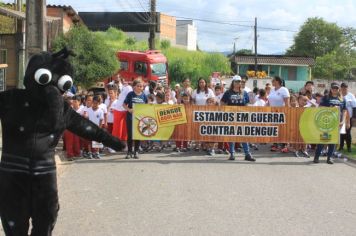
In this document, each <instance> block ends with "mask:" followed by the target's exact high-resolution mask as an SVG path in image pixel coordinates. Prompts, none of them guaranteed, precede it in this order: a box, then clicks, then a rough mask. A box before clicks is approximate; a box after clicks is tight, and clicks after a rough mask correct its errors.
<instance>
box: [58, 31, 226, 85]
mask: <svg viewBox="0 0 356 236" xmlns="http://www.w3.org/2000/svg"><path fill="white" fill-rule="evenodd" d="M155 43H156V45H157V46H159V47H158V49H161V50H162V53H163V54H164V55H165V56H166V57H167V59H168V64H169V66H168V68H169V78H170V83H171V84H174V83H176V82H178V83H180V82H182V81H183V78H185V77H190V78H191V80H192V83H193V85H195V83H196V82H195V81H197V79H198V78H199V77H204V78H207V77H208V76H209V75H211V73H212V72H214V71H220V72H222V73H229V72H230V71H231V69H230V64H229V61H228V58H226V57H225V56H224V55H223V54H219V53H214V54H211V53H205V52H201V51H195V52H194V51H187V50H184V49H178V48H174V47H171V46H170V42H169V41H166V40H163V41H161V42H160V41H156V42H155ZM64 45H69V46H70V47H71V48H73V49H74V51H75V52H76V53H77V54H78V56H77V57H75V58H73V59H72V62H73V64H74V67H75V70H76V74H75V75H76V78H75V80H76V83H79V84H81V85H83V86H84V87H88V86H90V85H91V84H93V83H94V82H96V81H100V80H102V79H103V78H105V77H107V76H110V75H112V74H114V72H116V69H117V64H118V62H117V59H116V58H115V53H116V52H117V51H119V50H140V51H144V50H147V49H148V41H137V40H136V39H134V38H133V37H130V36H127V35H126V34H125V33H123V32H122V31H121V30H118V29H116V28H113V27H112V28H109V29H108V30H107V31H106V32H89V31H88V30H87V29H86V28H84V27H75V28H73V29H71V30H70V31H69V32H68V33H67V34H66V35H65V36H61V37H59V38H57V39H56V40H55V49H56V50H58V49H60V48H62V47H63V46H64ZM104 58H107V59H106V60H107V61H106V60H105V61H104ZM108 58H110V60H109V59H108ZM112 60H114V61H115V63H113V62H112ZM113 64H114V65H115V66H113ZM113 68H114V69H113Z"/></svg>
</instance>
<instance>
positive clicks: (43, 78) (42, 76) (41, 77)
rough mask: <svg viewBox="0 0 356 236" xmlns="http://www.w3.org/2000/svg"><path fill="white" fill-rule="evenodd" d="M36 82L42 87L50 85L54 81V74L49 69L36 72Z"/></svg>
mask: <svg viewBox="0 0 356 236" xmlns="http://www.w3.org/2000/svg"><path fill="white" fill-rule="evenodd" d="M35 80H36V82H37V83H38V84H41V85H45V84H48V83H49V82H51V80H52V73H51V71H49V70H48V69H44V68H41V69H38V70H36V72H35Z"/></svg>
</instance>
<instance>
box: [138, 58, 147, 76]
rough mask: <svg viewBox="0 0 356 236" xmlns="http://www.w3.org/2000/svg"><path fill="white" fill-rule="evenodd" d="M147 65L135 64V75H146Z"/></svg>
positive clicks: (142, 63)
mask: <svg viewBox="0 0 356 236" xmlns="http://www.w3.org/2000/svg"><path fill="white" fill-rule="evenodd" d="M146 72H147V65H146V63H144V62H140V61H137V62H135V73H136V74H139V75H146Z"/></svg>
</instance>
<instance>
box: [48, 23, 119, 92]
mask: <svg viewBox="0 0 356 236" xmlns="http://www.w3.org/2000/svg"><path fill="white" fill-rule="evenodd" d="M64 46H67V47H69V48H71V49H72V50H73V51H74V52H75V53H76V54H77V56H76V57H72V58H70V60H71V63H72V64H73V66H74V70H75V71H74V81H75V83H76V84H79V85H82V86H84V87H90V86H92V85H93V84H94V83H95V82H98V81H101V80H103V79H104V78H106V77H109V76H111V75H113V74H114V73H115V72H116V71H117V70H118V68H119V64H118V61H117V59H116V57H115V51H114V50H112V49H111V48H110V47H109V46H108V45H107V44H106V43H105V41H104V40H103V36H102V35H100V34H94V33H92V32H90V31H89V30H88V29H87V28H85V27H83V26H77V27H73V28H72V29H71V30H70V31H69V32H68V33H67V34H66V35H63V36H60V37H58V38H57V39H56V40H55V41H54V47H53V49H54V50H55V51H57V50H59V49H61V48H62V47H64Z"/></svg>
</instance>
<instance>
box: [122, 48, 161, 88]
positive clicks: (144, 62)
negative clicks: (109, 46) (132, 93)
mask: <svg viewBox="0 0 356 236" xmlns="http://www.w3.org/2000/svg"><path fill="white" fill-rule="evenodd" d="M116 56H117V58H118V60H119V61H120V71H119V74H120V76H121V77H123V78H125V80H127V81H129V82H131V81H133V80H134V79H135V78H137V77H141V78H142V79H143V81H145V82H148V81H150V80H154V81H156V82H157V83H161V84H162V85H166V84H168V64H167V58H166V57H165V56H164V55H163V54H162V53H161V52H160V51H158V50H148V51H119V52H117V54H116Z"/></svg>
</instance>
